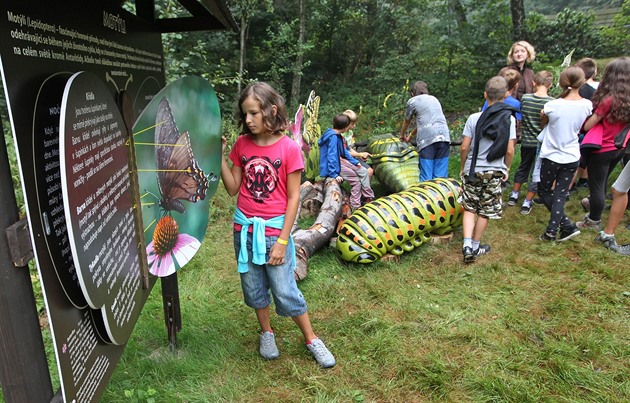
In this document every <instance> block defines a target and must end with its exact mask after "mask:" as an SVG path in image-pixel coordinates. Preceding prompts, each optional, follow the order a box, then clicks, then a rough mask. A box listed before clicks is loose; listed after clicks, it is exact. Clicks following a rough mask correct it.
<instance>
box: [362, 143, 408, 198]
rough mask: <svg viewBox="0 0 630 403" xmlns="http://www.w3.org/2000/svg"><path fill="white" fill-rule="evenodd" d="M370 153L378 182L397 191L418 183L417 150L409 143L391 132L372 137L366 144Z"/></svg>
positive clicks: (394, 191)
mask: <svg viewBox="0 0 630 403" xmlns="http://www.w3.org/2000/svg"><path fill="white" fill-rule="evenodd" d="M368 152H369V153H370V154H372V157H371V160H372V166H373V168H374V175H376V178H377V179H378V181H379V183H381V184H383V185H384V186H386V187H387V188H388V189H389V190H390V191H391V192H393V193H397V192H400V191H402V190H405V189H408V188H409V187H411V186H413V185H415V184H417V183H418V181H419V178H420V169H419V168H418V152H417V151H416V149H415V148H414V147H413V146H412V145H411V144H410V143H404V142H402V141H400V140H399V139H398V138H397V137H394V136H393V135H391V134H384V135H379V136H375V137H372V138H371V139H370V143H369V144H368Z"/></svg>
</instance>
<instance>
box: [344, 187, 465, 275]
mask: <svg viewBox="0 0 630 403" xmlns="http://www.w3.org/2000/svg"><path fill="white" fill-rule="evenodd" d="M461 192H462V188H461V185H460V183H459V182H458V181H456V180H454V179H449V178H437V179H433V180H430V181H425V182H420V183H418V184H416V185H413V186H411V187H410V188H409V189H407V190H403V191H401V192H398V193H395V194H391V195H389V196H385V197H381V198H379V199H376V200H374V201H372V202H370V203H367V204H366V205H364V206H363V207H361V208H359V209H357V210H355V211H354V213H353V214H352V215H351V216H350V217H349V218H347V219H346V220H345V222H344V224H343V226H342V227H341V229H340V230H339V234H338V237H337V251H338V252H339V255H340V257H341V258H342V259H343V260H346V261H349V262H357V263H372V262H375V261H376V260H378V259H380V258H381V257H382V256H383V255H385V254H386V253H391V254H394V255H401V254H403V253H404V252H410V251H412V250H413V249H415V248H417V247H418V246H420V245H422V244H423V243H425V242H427V241H428V240H429V239H430V237H431V234H432V233H433V234H438V235H443V234H447V233H449V232H451V231H453V229H455V228H456V227H458V226H459V225H461V222H462V217H463V208H462V206H461V204H460V201H459V200H460V196H461Z"/></svg>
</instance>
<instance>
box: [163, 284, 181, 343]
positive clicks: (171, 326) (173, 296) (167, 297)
mask: <svg viewBox="0 0 630 403" xmlns="http://www.w3.org/2000/svg"><path fill="white" fill-rule="evenodd" d="M161 280H162V304H163V305H164V324H165V325H166V331H167V333H168V343H169V348H170V350H171V351H175V350H177V333H179V331H180V330H182V315H181V311H180V309H179V284H178V282H177V272H175V273H173V274H171V275H170V276H167V277H162V279H161Z"/></svg>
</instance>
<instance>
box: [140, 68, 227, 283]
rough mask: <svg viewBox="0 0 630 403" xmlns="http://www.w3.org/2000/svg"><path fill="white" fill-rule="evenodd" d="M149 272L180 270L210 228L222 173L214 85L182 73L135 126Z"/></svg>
mask: <svg viewBox="0 0 630 403" xmlns="http://www.w3.org/2000/svg"><path fill="white" fill-rule="evenodd" d="M133 136H134V137H133V138H134V144H135V150H136V166H137V172H138V184H139V191H140V198H141V204H142V222H143V228H144V236H145V240H146V243H147V248H146V252H147V261H148V263H149V272H150V273H151V274H153V275H155V276H158V277H166V276H169V275H171V274H173V273H175V272H177V271H178V270H180V269H181V268H182V267H183V266H184V265H185V264H186V263H188V262H189V261H190V260H191V259H192V258H193V256H194V255H195V254H196V253H197V250H198V249H199V247H200V245H201V241H202V240H203V237H204V235H205V232H206V227H207V225H208V215H209V209H210V207H209V200H210V199H211V198H212V196H213V195H214V193H215V192H216V190H217V186H218V181H219V177H220V173H221V114H220V110H219V102H218V100H217V97H216V94H215V92H214V89H213V88H212V86H211V85H210V83H208V81H207V80H205V79H203V78H201V77H184V78H181V79H179V80H177V81H175V82H173V83H171V84H169V85H168V86H166V87H165V88H164V89H162V90H161V91H160V92H159V93H158V94H156V95H155V96H154V97H153V99H152V100H151V102H149V104H148V105H147V107H146V108H145V109H144V110H143V112H142V113H141V115H140V117H139V118H138V119H137V120H136V122H135V124H134V126H133Z"/></svg>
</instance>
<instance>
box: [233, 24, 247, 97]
mask: <svg viewBox="0 0 630 403" xmlns="http://www.w3.org/2000/svg"><path fill="white" fill-rule="evenodd" d="M248 24H249V22H248V19H247V13H246V12H243V15H242V16H241V32H240V34H241V35H240V54H239V60H238V83H237V85H236V98H237V99H238V96H239V95H240V94H241V83H242V81H243V71H244V70H245V38H246V37H247V26H248Z"/></svg>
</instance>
